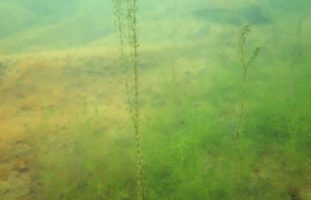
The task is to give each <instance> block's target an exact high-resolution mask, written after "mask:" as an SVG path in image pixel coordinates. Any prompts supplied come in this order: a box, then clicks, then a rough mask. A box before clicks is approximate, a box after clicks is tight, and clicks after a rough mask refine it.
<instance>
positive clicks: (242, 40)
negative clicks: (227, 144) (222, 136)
mask: <svg viewBox="0 0 311 200" xmlns="http://www.w3.org/2000/svg"><path fill="white" fill-rule="evenodd" d="M250 32H251V27H250V25H245V26H244V27H243V28H242V30H241V33H240V37H239V54H240V60H241V64H242V68H243V79H242V83H241V88H240V94H241V97H240V105H239V113H238V123H237V129H236V137H237V138H239V137H240V135H241V133H242V131H243V130H242V129H243V121H244V113H245V99H246V97H245V96H246V82H247V75H248V71H249V67H250V65H251V64H252V63H253V62H254V60H255V59H256V57H257V56H258V54H259V51H260V47H257V48H255V49H254V51H253V53H252V55H251V56H250V57H249V58H247V55H246V40H247V37H248V34H249V33H250Z"/></svg>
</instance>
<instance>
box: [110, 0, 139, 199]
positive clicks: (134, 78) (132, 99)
mask: <svg viewBox="0 0 311 200" xmlns="http://www.w3.org/2000/svg"><path fill="white" fill-rule="evenodd" d="M123 4H124V2H123V1H120V0H114V7H115V18H116V25H117V29H118V31H119V40H120V60H121V68H122V69H123V71H124V72H125V76H126V77H125V89H126V93H127V99H128V109H129V112H130V115H131V119H132V122H133V127H134V133H135V140H136V170H137V174H136V177H137V180H136V187H137V199H138V200H144V199H145V198H144V164H143V154H142V135H141V130H140V108H139V99H138V98H139V91H138V90H139V88H138V87H139V85H138V38H137V17H136V10H137V5H136V0H126V2H125V5H126V6H124V5H123ZM124 32H125V33H127V34H128V35H126V34H125V33H124ZM125 38H126V39H127V42H128V44H129V47H128V48H126V46H125V44H127V43H124V41H125V40H126V39H125ZM126 49H128V52H127V53H128V54H129V55H127V54H126V52H125V50H126Z"/></svg>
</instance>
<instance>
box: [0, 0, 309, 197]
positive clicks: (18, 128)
mask: <svg viewBox="0 0 311 200" xmlns="http://www.w3.org/2000/svg"><path fill="white" fill-rule="evenodd" d="M18 1H21V0H15V1H14V2H18ZM32 2H39V0H33V1H32ZM40 2H41V1H40ZM55 2H61V1H60V0H59V1H55ZM74 2H75V3H74V5H75V6H77V7H79V9H81V8H85V10H84V12H81V13H78V16H79V17H82V18H83V17H86V16H87V14H88V13H92V12H91V10H88V9H90V7H92V8H93V7H94V8H93V9H95V7H96V6H98V8H97V7H96V9H98V10H100V11H101V10H102V9H103V7H100V5H101V4H100V2H102V1H100V0H91V1H83V2H85V4H84V3H82V1H81V0H75V1H74ZM87 2H89V3H87ZM106 2H108V1H106ZM165 2H166V3H167V4H165V3H164V1H163V2H161V3H159V2H151V1H140V4H139V6H138V5H137V3H138V2H137V1H136V0H113V1H109V3H107V4H106V3H105V4H103V5H105V6H106V5H107V8H109V9H110V8H112V7H114V16H112V15H113V13H112V12H111V16H110V17H108V18H107V19H108V20H107V19H106V18H105V17H106V15H104V17H103V18H100V20H99V19H97V20H95V21H93V23H94V24H96V25H98V26H101V25H103V24H105V25H107V24H109V23H108V22H105V23H103V24H102V23H99V24H98V23H96V21H97V22H99V21H101V20H102V21H105V20H107V21H109V20H111V21H113V19H112V17H114V19H115V27H116V31H114V32H113V33H112V34H111V35H109V37H107V38H106V36H105V37H103V38H102V40H100V41H99V40H96V42H95V43H96V45H97V44H98V46H100V47H98V46H96V45H95V44H88V45H89V46H87V47H83V48H82V47H81V49H76V47H74V48H73V49H62V51H60V52H47V53H42V54H37V53H33V54H30V53H29V54H25V55H11V56H9V55H8V56H6V55H5V56H0V86H1V87H0V96H1V100H2V102H1V105H0V113H1V115H0V120H1V123H0V133H1V134H0V139H1V140H0V199H4V200H135V199H137V200H145V199H148V200H206V199H208V200H232V199H233V200H240V199H242V200H243V199H245V200H262V199H265V200H266V199H267V200H270V199H271V200H308V199H311V190H310V188H311V181H310V166H311V159H310V152H311V137H310V132H311V103H310V102H311V101H310V99H311V87H310V85H311V79H310V76H311V74H310V72H311V71H310V69H309V68H310V67H309V66H310V65H311V62H310V59H309V58H308V57H307V55H308V52H310V50H311V49H310V46H309V45H308V41H310V40H309V37H308V34H307V33H308V32H309V30H308V27H307V26H306V25H308V24H307V21H308V20H303V19H301V20H297V22H298V26H297V30H292V26H293V24H294V22H296V21H295V20H291V19H286V23H285V20H284V16H283V14H282V15H278V13H277V12H273V13H272V14H271V15H269V16H268V15H267V13H269V11H271V10H269V8H268V7H265V6H260V3H258V5H257V4H256V5H255V4H254V5H253V4H252V3H247V5H245V6H244V4H246V3H245V2H244V3H241V2H238V3H237V4H239V5H243V6H242V7H241V8H240V7H239V6H236V4H234V5H232V7H235V8H232V10H234V12H231V8H230V9H229V8H228V7H229V6H230V7H231V4H229V6H223V5H222V4H223V1H221V3H218V2H219V1H215V2H217V3H212V1H209V2H208V5H207V3H206V2H205V1H202V2H201V1H200V2H199V1H192V2H189V1H187V0H185V1H180V4H179V5H178V6H180V7H179V8H177V7H178V6H177V5H176V1H165ZM112 3H113V4H112ZM162 3H164V4H162ZM169 3H171V5H170V4H169ZM1 4H2V2H1V3H0V6H1ZM29 4H30V3H25V8H26V7H31V6H30V5H29ZM41 4H45V3H40V5H41ZM52 4H53V3H52ZM67 4H68V5H70V3H69V2H66V5H67ZM209 4H213V5H214V6H212V8H209V7H211V6H210V5H209ZM267 4H268V2H267ZM282 4H283V3H282ZM284 4H285V3H284ZM23 5H24V4H23ZM84 5H89V7H87V6H86V7H84ZM164 5H165V6H168V5H170V6H172V7H173V8H174V9H180V10H178V12H176V13H174V12H175V11H174V9H171V8H172V7H165V6H164ZM109 6H110V7H109ZM46 7H47V8H49V6H48V4H46ZM54 7H55V8H58V6H56V5H55V4H53V9H55V8H54ZM138 7H139V8H140V12H139V14H141V15H142V16H144V18H143V17H142V18H139V27H141V29H139V40H138V24H137V23H138V22H137V14H138V13H137V9H138ZM218 7H224V8H223V9H221V8H220V9H217V8H218ZM20 8H22V7H20ZM23 8H24V7H23ZM35 8H36V9H39V11H41V9H40V8H41V7H40V6H39V7H35ZM107 8H106V9H107ZM214 8H215V9H214ZM53 9H52V8H51V10H50V12H49V13H50V14H51V17H50V18H49V22H51V23H52V22H53V21H57V20H60V18H61V17H60V18H57V17H53V15H52V14H53V13H54V11H53ZM62 9H64V11H62V12H61V14H62V16H65V15H67V14H68V13H71V14H72V15H73V16H71V17H72V18H70V20H68V21H66V22H60V24H59V23H57V24H56V25H52V26H49V29H48V30H49V31H51V32H53V31H52V30H55V28H56V29H58V28H60V27H63V28H68V27H67V25H68V24H70V23H74V24H75V23H76V20H77V21H79V19H81V18H79V17H77V16H76V15H74V13H75V9H73V8H70V9H69V8H66V9H65V8H62ZM109 9H107V10H109ZM274 9H275V8H274ZM195 10H199V12H198V13H195ZM239 10H241V11H242V12H241V14H240V13H239V12H238V11H239ZM67 11H68V13H67ZM69 11H70V12H69ZM192 11H193V12H192ZM205 11H208V12H205ZM272 11H275V10H273V9H272ZM147 12H148V13H151V14H150V15H149V14H146V13H147ZM27 13H28V12H27ZM163 13H164V14H165V15H164V14H163ZM177 13H178V14H177ZM93 14H94V13H93ZM227 14H228V16H227ZM145 15H146V16H145ZM162 15H163V16H162ZM194 15H195V16H194ZM274 15H275V16H274ZM176 16H177V17H176ZM294 16H295V15H294ZM197 17H200V18H202V19H205V20H198V19H197ZM27 19H28V18H27ZM86 19H87V18H85V22H87V20H86ZM92 19H93V18H92ZM104 19H105V20H104ZM15 20H18V19H15ZM282 20H284V21H282ZM287 20H288V22H287ZM244 22H251V23H252V24H253V25H254V27H253V28H254V29H256V31H254V33H253V34H254V37H250V36H251V35H250V32H251V27H250V26H249V25H247V26H244V27H243V28H242V29H241V30H240V25H241V23H244ZM40 23H44V20H42V21H41V22H40ZM181 24H182V25H181ZM33 26H35V25H33ZM111 26H113V24H112V22H111ZM71 27H76V26H71ZM85 27H88V26H83V30H84V29H85ZM103 27H104V26H101V28H99V29H100V30H103V29H105V28H103ZM110 28H111V27H110V26H108V28H107V29H110ZM149 28H150V29H151V30H148V29H149ZM175 28H176V30H175ZM94 29H95V28H94ZM173 29H174V30H173ZM10 30H13V29H10ZM40 30H41V31H42V29H40ZM40 30H38V31H36V34H38V32H40ZM72 30H73V31H74V30H77V29H75V28H73V29H72ZM238 30H240V32H238ZM49 31H47V32H49ZM157 31H158V32H157ZM200 31H202V32H201V34H199V35H198V32H200ZM0 32H1V31H0ZM43 32H44V31H43ZM91 32H92V31H91ZM94 32H96V30H94ZM179 32H180V34H179ZM56 33H57V31H55V32H54V34H56ZM84 33H85V32H84ZM79 34H81V35H83V32H81V33H79ZM92 34H93V33H92ZM92 34H91V35H92ZM94 34H95V33H94ZM165 34H167V35H165ZM178 34H179V35H178ZM0 35H1V34H0ZM21 35H24V37H25V38H27V37H26V36H27V35H28V37H30V38H31V34H30V32H28V33H22V34H21ZM25 35H26V36H25ZM52 35H53V34H52ZM56 35H58V34H56ZM60 35H61V34H60ZM64 35H66V34H64ZM95 35H97V34H95ZM155 35H157V37H155V38H153V37H154V36H155ZM176 35H178V36H176ZM47 36H48V35H45V37H47ZM293 36H294V37H293ZM12 37H13V36H12ZM33 37H34V36H33ZM42 37H43V36H42ZM68 37H69V36H68ZM166 37H167V38H166ZM34 38H35V37H34ZM48 38H49V37H48ZM57 38H58V37H57ZM90 38H92V37H90ZM150 38H151V39H150ZM159 38H160V41H157V39H159ZM163 38H164V39H163ZM176 38H178V39H176ZM237 38H238V40H237ZM73 39H74V41H78V42H80V39H79V37H77V38H73ZM115 40H116V41H115ZM176 40H177V42H176ZM23 41H25V40H23ZM26 41H27V40H26ZM83 41H85V40H83ZM107 41H109V42H107ZM0 42H3V43H5V42H7V41H3V40H2V41H0ZM41 42H42V41H41ZM257 42H258V43H260V44H262V45H263V46H264V51H262V50H261V49H260V48H259V47H258V48H254V46H255V45H254V44H255V43H257ZM6 44H7V45H8V46H10V44H11V43H10V41H9V42H7V43H6ZM74 44H76V43H74ZM108 44H111V46H109V45H108ZM105 45H107V46H105ZM38 46H40V44H38ZM103 46H104V47H103ZM13 47H14V45H13V46H12V48H13ZM13 50H14V49H13ZM256 65H258V66H260V67H256ZM120 68H121V70H120ZM2 77H3V78H2ZM21 135H22V136H21ZM4 136H5V137H4ZM6 137H7V138H6ZM14 137H15V138H14ZM2 139H3V140H2ZM4 139H6V140H7V141H8V142H6V141H4ZM145 172H146V174H145Z"/></svg>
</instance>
